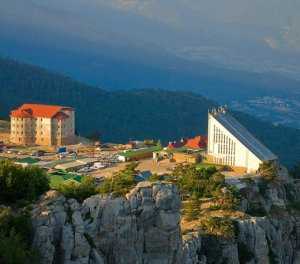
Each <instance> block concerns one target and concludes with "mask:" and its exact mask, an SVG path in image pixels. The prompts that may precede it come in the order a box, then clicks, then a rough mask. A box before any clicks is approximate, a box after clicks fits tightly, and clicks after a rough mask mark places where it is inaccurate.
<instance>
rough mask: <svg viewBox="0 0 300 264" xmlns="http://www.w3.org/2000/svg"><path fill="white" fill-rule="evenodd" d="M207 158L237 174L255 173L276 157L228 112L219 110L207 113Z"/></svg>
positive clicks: (221, 108)
mask: <svg viewBox="0 0 300 264" xmlns="http://www.w3.org/2000/svg"><path fill="white" fill-rule="evenodd" d="M207 158H208V160H209V161H210V162H213V163H216V164H221V165H228V166H230V167H232V168H234V169H235V170H236V171H239V172H247V173H250V172H256V171H257V170H258V168H259V165H260V164H261V163H262V162H264V161H276V160H277V157H276V156H275V155H274V154H273V153H272V152H271V151H270V150H269V149H268V148H267V147H265V146H264V145H263V144H262V143H261V142H259V141H258V140H257V139H256V138H255V137H254V136H253V135H252V134H250V132H249V131H248V130H247V129H246V128H245V127H244V126H242V125H241V124H240V123H239V122H238V121H237V120H236V119H235V118H234V117H232V116H231V115H230V114H229V113H228V111H227V110H226V109H225V108H223V107H220V108H218V109H214V110H212V111H210V112H209V113H208V146H207Z"/></svg>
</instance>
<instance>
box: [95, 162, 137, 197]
mask: <svg viewBox="0 0 300 264" xmlns="http://www.w3.org/2000/svg"><path fill="white" fill-rule="evenodd" d="M137 165H138V164H137V163H131V164H129V165H127V166H126V168H125V169H124V170H122V171H119V172H117V173H115V174H114V175H113V176H112V177H111V178H106V179H105V180H104V182H102V184H101V185H100V186H99V188H98V191H99V193H101V194H108V193H112V194H113V195H115V196H122V195H125V194H126V193H128V192H129V190H130V189H132V188H133V187H134V186H135V185H136V181H135V175H136V174H137V171H136V167H137Z"/></svg>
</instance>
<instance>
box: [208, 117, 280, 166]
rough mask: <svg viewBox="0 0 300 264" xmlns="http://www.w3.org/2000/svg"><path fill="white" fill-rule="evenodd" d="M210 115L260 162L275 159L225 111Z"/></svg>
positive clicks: (273, 155)
mask: <svg viewBox="0 0 300 264" xmlns="http://www.w3.org/2000/svg"><path fill="white" fill-rule="evenodd" d="M211 115H212V116H213V117H214V118H215V119H216V120H217V121H218V122H219V123H221V125H222V126H224V127H225V128H226V129H227V130H228V131H229V132H230V133H231V134H232V135H233V136H234V137H236V138H237V139H238V140H239V141H240V142H241V143H242V144H243V145H244V146H245V147H247V148H248V149H249V150H250V151H251V152H252V153H253V154H254V155H255V156H256V157H257V158H259V159H260V160H261V161H268V160H276V159H277V156H276V155H275V154H273V153H272V152H271V151H270V150H269V149H268V148H267V147H266V146H264V145H263V144H262V143H261V142H260V141H259V140H257V139H256V138H255V137H254V136H253V135H252V134H251V133H250V132H249V131H248V130H247V129H246V128H245V127H244V126H242V125H241V124H240V123H239V122H238V121H237V120H236V119H235V118H234V117H232V116H231V115H230V114H229V113H228V112H227V111H218V112H214V113H212V114H211Z"/></svg>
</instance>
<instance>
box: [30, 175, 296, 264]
mask: <svg viewBox="0 0 300 264" xmlns="http://www.w3.org/2000/svg"><path fill="white" fill-rule="evenodd" d="M299 189H300V186H298V184H294V183H293V182H292V181H290V180H289V181H285V182H281V183H280V182H275V183H270V184H268V185H267V186H265V190H264V192H262V191H259V188H258V186H257V184H256V183H254V182H253V183H251V184H249V185H247V187H245V188H244V189H243V190H241V194H242V203H241V204H242V205H243V206H241V208H240V209H239V210H241V211H244V212H246V214H244V217H235V218H234V217H233V221H234V225H235V235H234V237H231V238H226V237H222V236H220V235H209V234H204V233H203V232H201V231H195V230H194V231H189V232H188V233H186V232H185V233H184V234H182V232H181V225H180V207H181V203H180V196H179V193H178V191H177V188H176V187H175V186H174V185H172V184H167V183H149V182H142V183H139V184H138V185H137V186H136V187H135V188H133V189H132V190H131V191H130V192H129V193H128V194H127V195H126V196H125V197H111V196H106V197H103V196H100V195H96V196H92V197H90V198H88V199H86V200H85V201H84V202H83V203H78V202H77V201H76V200H74V199H66V198H65V197H64V196H62V195H61V194H59V193H58V192H56V191H49V192H47V193H46V194H44V195H43V196H42V197H41V199H40V200H39V201H38V202H37V203H36V204H35V206H34V208H33V210H32V223H33V227H34V228H33V229H34V241H33V244H34V246H35V247H36V248H38V249H39V251H40V255H41V263H42V264H55V263H62V264H117V263H118V264H119V263H121V264H131V263H136V264H139V263H141V264H142V263H143V264H144V263H147V264H161V263H162V264H213V263H214V264H216V263H217V264H219V263H220V264H221V263H222V264H224V263H228V264H232V263H236V264H242V263H253V264H254V263H258V264H260V263H261V264H265V263H280V264H294V263H298V262H297V261H299V256H300V254H299V252H300V217H299V216H298V214H296V213H295V211H291V210H290V209H289V208H290V207H291V205H290V204H291V203H297V202H298V201H299V194H298V193H299ZM250 211H252V212H254V211H257V212H262V211H263V212H265V214H264V216H259V217H258V216H253V214H252V216H251V214H250V213H249V214H248V213H247V212H250Z"/></svg>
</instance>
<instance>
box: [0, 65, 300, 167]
mask: <svg viewBox="0 0 300 264" xmlns="http://www.w3.org/2000/svg"><path fill="white" fill-rule="evenodd" d="M116 78H117V77H116ZM24 102H32V103H49V104H61V105H67V106H72V107H74V108H75V110H76V128H77V133H78V134H80V135H84V136H87V135H90V134H92V133H94V132H100V133H101V135H102V139H103V140H104V141H114V142H122V141H126V140H128V139H130V138H131V139H144V138H157V139H161V140H162V141H164V142H166V141H168V140H174V139H178V138H180V137H183V136H193V135H196V134H203V133H206V127H207V110H208V109H209V108H211V107H213V106H214V105H215V104H214V102H212V101H209V100H207V99H206V98H204V97H202V96H200V95H195V94H192V93H186V92H169V91H162V90H155V89H152V90H132V91H116V92H108V91H106V90H102V89H99V88H96V87H91V86H88V85H85V84H82V83H79V82H77V81H74V80H72V79H70V78H68V77H64V76H61V75H59V74H55V73H49V72H47V71H46V70H44V69H41V68H39V67H35V66H31V65H27V64H22V63H18V62H16V61H13V60H9V59H0V116H1V117H2V118H8V115H9V111H10V110H11V109H12V108H14V107H16V106H18V105H20V104H22V103H24ZM236 116H237V118H238V119H240V121H241V122H242V123H243V124H244V125H246V127H247V128H249V130H250V131H252V132H254V134H255V135H256V136H257V137H258V138H259V139H262V140H263V142H264V143H265V144H266V145H267V146H268V147H270V148H271V149H272V150H273V151H274V152H275V153H276V154H277V155H279V156H280V157H281V159H282V161H284V163H285V164H287V165H292V164H294V163H295V162H296V161H298V160H300V131H299V130H297V129H292V128H286V127H281V126H278V127H275V126H273V125H271V124H269V123H265V122H260V121H258V120H256V119H255V118H251V117H249V116H247V115H244V114H240V113H236Z"/></svg>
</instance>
